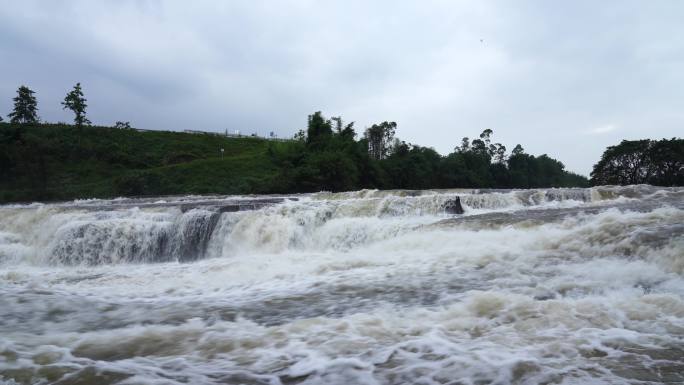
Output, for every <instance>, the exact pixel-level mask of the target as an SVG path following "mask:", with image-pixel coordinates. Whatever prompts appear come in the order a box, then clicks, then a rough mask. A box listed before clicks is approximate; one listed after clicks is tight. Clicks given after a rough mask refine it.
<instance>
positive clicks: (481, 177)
mask: <svg viewBox="0 0 684 385" xmlns="http://www.w3.org/2000/svg"><path fill="white" fill-rule="evenodd" d="M395 127H396V124H395V123H393V122H383V123H381V124H379V125H373V126H372V127H370V128H368V129H366V131H365V132H364V134H363V136H362V137H361V138H359V139H358V140H357V139H356V137H357V136H359V135H357V133H356V131H355V130H354V127H353V124H348V125H346V126H344V125H343V124H342V120H341V118H331V119H325V118H324V117H323V115H322V114H321V113H320V112H316V113H315V114H313V115H311V116H309V124H308V128H307V131H303V130H302V131H300V133H299V134H298V135H297V137H298V140H292V141H286V142H276V141H271V140H266V139H263V138H255V137H240V138H234V137H226V136H222V135H216V134H202V133H185V132H170V131H138V130H133V129H117V128H112V127H94V126H86V127H81V128H78V127H75V126H71V125H58V124H9V123H0V202H26V201H36V200H39V201H46V200H70V199H84V198H112V197H118V196H141V195H181V194H262V193H296V192H311V191H321V190H327V191H348V190H358V189H362V188H380V189H429V188H453V187H472V188H488V187H489V188H491V187H494V188H535V187H569V186H587V185H588V181H587V179H586V178H585V177H583V176H581V175H577V174H573V173H571V172H568V171H566V170H565V166H564V165H563V163H561V162H559V161H557V160H555V159H553V158H551V157H549V156H547V155H540V156H533V155H530V154H527V153H525V152H524V150H523V148H522V146H520V145H517V146H516V147H515V148H514V149H513V151H512V152H511V154H510V156H509V155H507V153H506V148H505V146H503V145H501V144H500V143H492V142H491V141H490V140H491V134H492V131H491V130H485V131H484V132H483V133H482V134H481V135H480V137H479V138H476V139H473V140H472V141H468V138H464V139H463V141H462V143H461V146H460V147H456V148H455V150H454V152H452V153H450V154H448V155H445V156H442V155H440V154H439V153H437V152H436V151H435V150H434V149H432V148H428V147H422V146H419V145H413V144H410V143H405V142H401V141H399V140H395V139H394V138H393V137H394V129H395ZM221 149H224V153H223V156H222V154H221V151H220V150H221ZM369 149H371V150H372V151H369Z"/></svg>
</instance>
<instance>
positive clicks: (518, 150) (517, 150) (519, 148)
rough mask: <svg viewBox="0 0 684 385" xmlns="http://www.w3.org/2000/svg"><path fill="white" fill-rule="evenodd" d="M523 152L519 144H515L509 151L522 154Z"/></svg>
mask: <svg viewBox="0 0 684 385" xmlns="http://www.w3.org/2000/svg"><path fill="white" fill-rule="evenodd" d="M524 153H525V149H523V147H522V146H521V145H519V144H516V145H515V147H514V148H513V151H511V155H520V154H524Z"/></svg>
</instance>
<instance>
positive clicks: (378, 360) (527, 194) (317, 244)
mask: <svg viewBox="0 0 684 385" xmlns="http://www.w3.org/2000/svg"><path fill="white" fill-rule="evenodd" d="M456 197H459V198H460V201H461V203H462V206H463V209H464V211H465V212H464V213H463V214H460V215H458V214H448V213H446V212H444V209H443V207H444V206H445V204H447V203H449V202H452V201H453V200H454V199H455V198H456ZM0 383H3V384H273V385H275V384H425V385H428V384H453V385H456V384H463V385H468V384H472V385H475V384H478V385H484V384H659V383H684V188H660V187H652V186H645V185H639V186H625V187H615V186H604V187H594V188H590V189H538V190H434V191H433V190H424V191H376V190H364V191H356V192H347V193H317V194H303V195H292V196H256V197H241V196H184V197H159V198H144V199H143V198H140V199H132V198H131V199H129V198H119V199H113V200H96V199H95V200H82V201H73V202H64V203H50V204H38V203H34V204H27V205H4V206H0Z"/></svg>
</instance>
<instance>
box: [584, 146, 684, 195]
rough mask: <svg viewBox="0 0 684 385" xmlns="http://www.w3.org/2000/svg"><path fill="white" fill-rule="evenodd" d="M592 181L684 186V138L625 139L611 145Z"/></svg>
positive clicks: (596, 166) (594, 171)
mask: <svg viewBox="0 0 684 385" xmlns="http://www.w3.org/2000/svg"><path fill="white" fill-rule="evenodd" d="M591 182H592V183H593V184H594V185H600V184H622V185H624V184H640V183H648V184H652V185H657V186H684V139H677V138H672V139H669V140H668V139H662V140H648V139H644V140H623V141H622V142H621V143H620V144H618V145H617V146H610V147H608V149H606V151H605V152H604V153H603V156H601V160H600V161H599V162H598V163H597V164H596V165H595V166H594V169H593V171H592V172H591Z"/></svg>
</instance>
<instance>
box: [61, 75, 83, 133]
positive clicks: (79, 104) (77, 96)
mask: <svg viewBox="0 0 684 385" xmlns="http://www.w3.org/2000/svg"><path fill="white" fill-rule="evenodd" d="M86 101H87V100H86V98H85V97H83V91H82V90H81V83H76V85H75V86H74V89H73V90H71V91H70V92H69V93H68V94H67V95H66V97H65V98H64V101H63V102H62V106H63V107H62V109H65V110H66V109H67V108H68V109H70V110H71V111H73V113H74V115H75V116H74V123H76V126H77V127H82V126H83V125H84V124H90V120H88V118H86V108H87V107H88V105H87V104H86Z"/></svg>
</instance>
